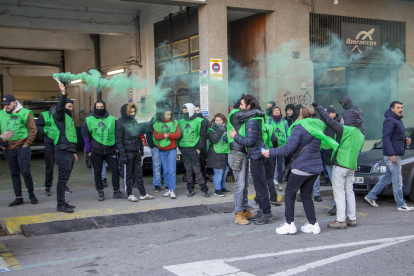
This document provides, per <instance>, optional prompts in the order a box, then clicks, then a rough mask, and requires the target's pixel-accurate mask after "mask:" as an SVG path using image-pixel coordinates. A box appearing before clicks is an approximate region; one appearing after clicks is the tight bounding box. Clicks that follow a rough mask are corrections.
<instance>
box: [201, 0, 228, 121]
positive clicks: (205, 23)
mask: <svg viewBox="0 0 414 276" xmlns="http://www.w3.org/2000/svg"><path fill="white" fill-rule="evenodd" d="M198 24H199V25H198V26H199V34H200V70H207V71H208V72H210V59H222V60H223V66H222V68H223V80H222V81H209V84H208V85H209V87H208V94H209V96H208V99H209V115H210V116H209V117H210V118H212V117H213V116H214V114H216V113H219V112H220V113H223V114H227V112H228V104H229V101H228V97H229V94H228V46H227V8H226V6H225V5H222V4H221V3H218V2H213V3H209V4H208V5H205V6H203V7H200V8H198Z"/></svg>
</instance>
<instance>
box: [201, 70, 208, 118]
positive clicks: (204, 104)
mask: <svg viewBox="0 0 414 276" xmlns="http://www.w3.org/2000/svg"><path fill="white" fill-rule="evenodd" d="M208 107H209V106H208V77H207V71H200V110H201V114H203V116H204V117H208V115H209V114H208Z"/></svg>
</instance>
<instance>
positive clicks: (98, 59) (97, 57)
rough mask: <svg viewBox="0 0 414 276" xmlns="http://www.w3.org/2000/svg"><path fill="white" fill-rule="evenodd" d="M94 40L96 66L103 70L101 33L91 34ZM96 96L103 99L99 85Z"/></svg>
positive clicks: (97, 68)
mask: <svg viewBox="0 0 414 276" xmlns="http://www.w3.org/2000/svg"><path fill="white" fill-rule="evenodd" d="M90 37H91V39H92V41H93V49H94V52H95V67H96V70H98V71H99V72H100V71H101V42H100V35H99V34H91V35H90ZM96 97H97V99H98V100H101V99H102V91H101V90H100V89H99V88H98V87H97V88H96Z"/></svg>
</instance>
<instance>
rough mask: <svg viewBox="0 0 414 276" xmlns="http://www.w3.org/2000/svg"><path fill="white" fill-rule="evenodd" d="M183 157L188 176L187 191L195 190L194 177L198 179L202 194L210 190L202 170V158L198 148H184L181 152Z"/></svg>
mask: <svg viewBox="0 0 414 276" xmlns="http://www.w3.org/2000/svg"><path fill="white" fill-rule="evenodd" d="M181 156H182V158H183V163H184V167H185V172H186V176H187V189H188V190H194V187H195V183H194V176H193V172H194V174H195V177H196V178H197V179H198V184H199V185H200V187H201V191H202V192H204V193H205V192H207V191H208V188H207V185H206V180H205V176H204V177H203V172H202V169H201V163H200V157H199V156H198V153H197V149H196V148H183V149H182V150H181Z"/></svg>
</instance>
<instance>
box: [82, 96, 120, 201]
mask: <svg viewBox="0 0 414 276" xmlns="http://www.w3.org/2000/svg"><path fill="white" fill-rule="evenodd" d="M85 122H86V128H85V138H84V141H85V152H86V154H87V155H89V157H90V158H91V163H92V168H93V173H94V177H95V186H96V190H97V191H98V201H103V200H104V199H105V194H104V183H103V181H102V163H103V162H104V161H105V162H106V164H108V166H109V170H110V171H111V173H112V187H113V190H114V194H113V198H115V199H125V198H126V196H125V194H123V193H122V192H121V191H120V189H119V162H118V158H117V156H116V148H115V128H116V120H115V117H114V116H110V115H109V113H108V111H107V110H106V104H105V102H104V101H103V100H98V101H97V102H96V103H95V106H94V108H93V112H92V116H89V117H86V120H85Z"/></svg>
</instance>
